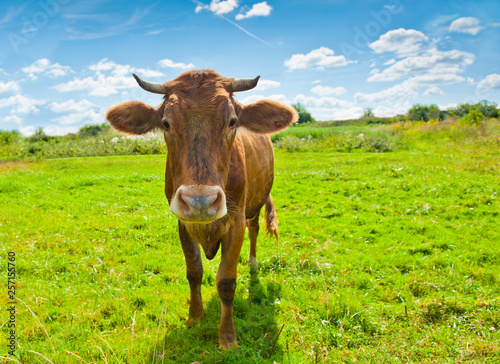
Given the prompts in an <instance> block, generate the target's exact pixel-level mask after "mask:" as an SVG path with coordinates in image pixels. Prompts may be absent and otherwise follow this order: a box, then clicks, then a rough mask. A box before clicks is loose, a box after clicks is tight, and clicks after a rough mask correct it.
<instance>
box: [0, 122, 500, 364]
mask: <svg viewBox="0 0 500 364" xmlns="http://www.w3.org/2000/svg"><path fill="white" fill-rule="evenodd" d="M384 130H385V129H384ZM356 132H357V131H356ZM371 132H374V133H380V135H378V136H377V135H374V136H373V137H374V138H375V137H380V138H384V140H386V141H387V142H388V143H389V142H390V143H392V142H394V141H395V140H397V141H398V143H400V145H402V144H404V145H405V146H406V147H404V148H394V149H393V151H392V152H389V153H367V151H369V150H368V149H367V148H364V147H360V148H354V149H352V150H351V153H347V152H339V151H336V150H335V146H333V147H332V146H331V145H330V144H328V145H326V144H321V143H323V142H325V143H326V141H327V140H335V139H329V138H324V139H323V140H322V139H321V138H318V140H317V142H316V144H315V143H313V142H310V143H311V146H310V147H307V148H302V149H300V150H299V152H298V153H290V152H287V151H286V150H287V148H278V150H277V151H276V177H275V185H274V187H273V197H274V201H275V204H276V209H277V213H278V218H279V221H280V234H281V235H280V240H279V241H278V242H277V241H276V240H273V239H271V238H270V237H269V236H263V235H261V236H260V237H259V243H258V251H257V256H258V259H259V265H260V268H259V272H258V275H255V276H251V275H250V273H249V268H248V266H247V265H246V264H247V260H248V250H249V246H248V245H249V244H248V242H246V243H245V244H244V246H243V250H242V254H241V259H240V264H239V266H238V274H239V276H238V279H237V292H236V298H235V302H234V305H235V312H234V316H235V326H236V331H237V334H238V340H239V345H240V348H239V349H237V350H232V351H230V352H222V351H220V350H219V349H218V335H217V326H218V321H219V314H220V304H219V301H218V297H217V290H216V287H215V285H214V283H215V274H216V271H217V266H218V262H219V259H220V258H216V259H215V260H214V261H207V260H204V271H205V275H204V279H203V286H202V294H203V298H204V301H205V308H206V316H205V318H204V319H203V321H202V322H201V323H200V324H199V325H198V326H196V327H194V328H190V329H188V328H187V327H186V326H185V324H184V322H185V320H186V318H187V314H188V299H189V285H188V283H187V280H186V278H185V273H186V270H185V265H184V258H183V254H182V249H181V248H180V243H179V242H178V237H177V227H176V226H177V222H176V219H174V217H173V216H172V215H171V214H170V213H168V212H167V211H168V204H167V201H166V199H165V196H164V195H163V183H164V181H163V178H164V177H163V175H164V168H165V166H164V165H165V158H164V156H161V155H154V156H120V157H101V158H72V159H56V160H46V161H32V162H28V161H26V162H22V161H21V162H6V163H3V164H2V165H1V166H2V169H1V175H0V204H1V205H2V209H1V210H0V234H1V235H0V240H1V242H2V243H1V245H0V252H1V254H0V256H1V257H2V258H1V261H0V270H1V271H2V272H6V268H7V253H8V252H9V251H14V252H16V254H17V261H16V264H17V272H18V279H17V294H18V298H19V300H20V301H22V302H23V303H21V302H19V303H18V304H17V308H18V313H17V324H18V327H17V330H18V331H17V334H18V342H19V347H18V348H17V349H16V353H17V355H18V357H17V359H18V360H19V361H20V362H22V363H46V362H47V361H46V360H45V359H43V358H42V357H41V356H39V355H38V354H36V353H40V354H43V355H44V356H45V357H47V358H48V359H49V360H51V361H52V362H53V363H83V362H88V363H97V362H106V361H107V362H108V363H176V362H179V363H190V362H193V361H200V362H203V363H213V362H226V363H257V362H260V363H273V362H278V363H308V362H312V363H316V362H339V363H342V362H346V363H356V362H359V363H367V362H373V363H395V362H404V363H422V362H429V363H430V362H438V363H457V362H458V363H460V362H463V363H465V362H479V363H483V362H487V363H494V362H500V359H499V356H500V344H499V343H500V277H499V272H500V229H498V222H499V219H500V218H499V212H500V206H499V197H498V194H499V191H500V188H499V187H500V183H499V170H498V168H499V162H500V143H499V133H498V123H497V124H492V125H487V126H485V127H484V128H483V129H477V128H476V129H474V130H472V129H471V130H469V129H467V130H465V131H464V130H462V131H461V132H460V131H456V130H455V131H453V130H452V129H449V130H448V129H446V130H443V131H434V132H430V131H429V132H419V133H406V134H404V133H403V134H401V133H400V134H393V133H392V132H390V131H387V130H386V131H385V132H384V131H383V129H373V128H366V129H365V131H364V132H363V133H364V134H365V135H366V136H367V138H368V137H369V136H371V134H370V133H371ZM383 133H385V135H383ZM344 134H345V133H344ZM348 134H349V133H348ZM349 135H350V134H349ZM352 135H353V138H354V137H355V136H356V135H355V134H352ZM299 140H300V139H299ZM314 150H317V151H314ZM262 230H263V229H262ZM247 240H248V239H247ZM4 276H6V275H4ZM4 279H5V280H6V278H4ZM4 290H5V293H3V294H2V295H0V297H1V299H0V305H1V307H2V308H3V307H6V306H7V301H8V300H7V298H6V293H7V292H6V288H5V285H4ZM0 318H1V320H2V325H1V327H2V339H1V340H0V347H1V349H0V355H3V356H5V355H6V353H5V345H4V343H5V339H4V338H5V337H7V328H6V325H5V321H6V313H5V311H4V310H3V311H2V314H1V316H0ZM282 325H284V326H283V331H282V332H281V334H280V336H279V338H278V340H277V342H276V345H275V347H274V350H273V353H272V355H271V356H269V354H270V353H271V350H272V346H273V340H274V339H273V337H274V338H275V337H276V335H277V333H278V332H279V330H280V328H281V327H282ZM270 340H271V341H270ZM268 343H269V344H268ZM266 347H267V350H266ZM34 352H36V353H34ZM264 352H265V355H264V357H262V355H263V354H264ZM76 355H77V356H78V357H80V358H81V359H79V358H78V357H77V356H76ZM83 360H84V361H83ZM0 361H1V359H0ZM4 362H7V361H6V360H4Z"/></svg>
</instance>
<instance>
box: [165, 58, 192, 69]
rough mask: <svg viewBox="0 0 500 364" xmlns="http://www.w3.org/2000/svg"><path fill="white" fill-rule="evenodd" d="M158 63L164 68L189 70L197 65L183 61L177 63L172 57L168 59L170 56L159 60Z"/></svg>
mask: <svg viewBox="0 0 500 364" xmlns="http://www.w3.org/2000/svg"><path fill="white" fill-rule="evenodd" d="M158 65H160V67H163V68H180V69H183V70H189V69H193V68H196V66H195V65H194V64H192V63H189V64H186V63H181V62H179V63H175V62H174V61H172V60H171V59H168V58H165V59H162V60H160V61H158Z"/></svg>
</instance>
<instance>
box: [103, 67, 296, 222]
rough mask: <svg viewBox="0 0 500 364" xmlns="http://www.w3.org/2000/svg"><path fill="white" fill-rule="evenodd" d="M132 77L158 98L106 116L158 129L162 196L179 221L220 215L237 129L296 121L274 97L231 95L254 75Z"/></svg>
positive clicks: (123, 126) (134, 130) (266, 128)
mask: <svg viewBox="0 0 500 364" xmlns="http://www.w3.org/2000/svg"><path fill="white" fill-rule="evenodd" d="M134 77H135V79H136V80H137V82H138V84H139V85H140V86H141V87H142V88H143V89H145V90H146V91H149V92H153V93H158V94H163V95H164V100H163V102H162V103H161V104H160V105H158V106H157V107H151V106H148V105H146V104H144V103H142V102H138V101H130V102H125V103H122V104H119V105H117V106H114V107H113V108H111V109H110V110H109V111H108V114H107V116H106V118H107V120H108V121H109V123H110V124H111V125H112V126H113V127H114V128H115V129H117V130H119V131H121V132H124V133H128V134H144V133H147V132H149V131H151V130H154V129H162V130H163V134H164V137H165V141H166V143H167V148H168V155H169V161H170V162H169V164H170V168H171V170H172V176H173V178H172V184H173V189H172V195H171V196H167V197H168V198H169V201H170V209H171V211H172V212H173V213H174V214H175V215H177V217H178V218H179V219H180V220H181V221H183V222H191V223H209V222H212V221H214V220H216V219H219V218H221V217H223V216H224V215H226V213H227V207H226V194H225V186H226V181H227V178H228V172H229V166H230V157H231V148H232V145H233V141H234V138H235V136H236V133H237V130H238V128H246V129H248V130H250V131H251V132H255V133H274V132H277V131H279V130H282V129H285V128H286V127H287V126H289V125H290V124H291V123H292V122H295V121H296V120H297V113H296V111H295V109H294V108H292V107H289V106H285V105H282V104H279V103H277V102H274V101H269V100H262V101H258V102H256V103H254V104H251V105H246V106H244V105H241V104H240V103H238V102H236V101H235V100H234V99H233V92H238V91H245V90H250V89H252V88H254V87H255V86H256V85H257V82H258V80H259V77H257V78H255V79H233V78H225V77H222V76H220V75H218V74H217V73H215V72H213V71H208V70H204V71H189V72H185V73H183V74H182V75H180V76H179V77H177V78H176V79H175V80H173V81H170V82H165V83H163V84H161V83H151V82H147V81H143V80H141V79H140V78H139V77H137V76H136V75H134Z"/></svg>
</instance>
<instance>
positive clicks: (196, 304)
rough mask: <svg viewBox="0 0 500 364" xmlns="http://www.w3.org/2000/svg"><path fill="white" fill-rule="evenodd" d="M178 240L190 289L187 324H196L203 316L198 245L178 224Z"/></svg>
mask: <svg viewBox="0 0 500 364" xmlns="http://www.w3.org/2000/svg"><path fill="white" fill-rule="evenodd" d="M179 238H180V240H181V244H182V250H183V251H184V257H185V258H186V270H187V273H186V277H187V279H188V281H189V288H190V289H191V300H190V302H189V318H188V320H187V324H188V325H190V326H192V325H194V324H196V323H197V322H198V321H199V320H200V319H201V318H202V317H203V316H204V314H205V311H204V309H203V301H202V298H201V280H202V278H203V264H202V262H201V255H200V245H199V244H198V243H197V242H195V241H194V240H193V239H191V237H190V236H189V234H188V232H187V231H186V228H185V226H184V225H183V224H182V223H181V222H179Z"/></svg>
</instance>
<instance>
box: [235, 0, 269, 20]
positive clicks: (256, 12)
mask: <svg viewBox="0 0 500 364" xmlns="http://www.w3.org/2000/svg"><path fill="white" fill-rule="evenodd" d="M271 10H273V7H272V6H271V5H269V4H268V3H267V1H263V2H261V3H257V4H253V6H252V8H251V9H250V10H248V11H247V12H246V13H245V14H238V15H236V20H242V19H247V18H251V17H254V16H269V15H270V14H271Z"/></svg>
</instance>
